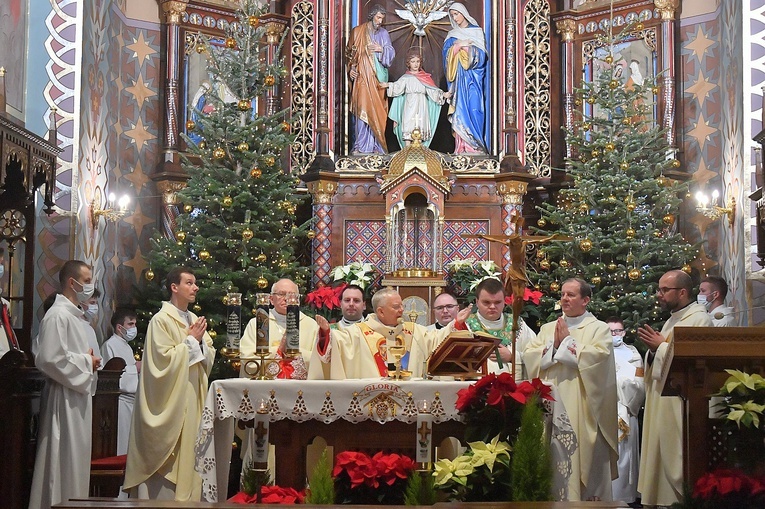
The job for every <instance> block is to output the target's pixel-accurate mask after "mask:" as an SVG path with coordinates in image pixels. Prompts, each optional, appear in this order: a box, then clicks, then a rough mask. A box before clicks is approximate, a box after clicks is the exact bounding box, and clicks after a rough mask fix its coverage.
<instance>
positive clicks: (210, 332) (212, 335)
mask: <svg viewBox="0 0 765 509" xmlns="http://www.w3.org/2000/svg"><path fill="white" fill-rule="evenodd" d="M207 333H208V334H209V335H210V339H215V338H217V337H218V333H217V332H215V331H214V330H209V331H207Z"/></svg>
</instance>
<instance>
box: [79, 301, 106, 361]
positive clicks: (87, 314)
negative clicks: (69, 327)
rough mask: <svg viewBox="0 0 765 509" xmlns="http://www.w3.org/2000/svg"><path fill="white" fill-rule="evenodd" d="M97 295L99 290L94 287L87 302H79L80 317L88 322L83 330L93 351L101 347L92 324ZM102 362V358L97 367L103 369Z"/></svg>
mask: <svg viewBox="0 0 765 509" xmlns="http://www.w3.org/2000/svg"><path fill="white" fill-rule="evenodd" d="M99 297H101V291H100V290H99V289H98V288H96V289H94V290H93V295H91V297H90V298H89V299H88V300H87V302H84V303H82V304H80V309H82V319H83V320H85V323H87V324H88V325H87V327H85V332H87V334H88V345H89V346H90V348H92V349H93V351H94V352H98V351H99V350H100V348H101V347H100V346H99V345H98V336H97V335H96V328H95V326H94V325H93V324H94V323H96V319H97V318H98V299H99ZM104 364H106V361H104V360H102V361H101V364H100V365H99V366H98V369H99V370H101V369H103V368H104Z"/></svg>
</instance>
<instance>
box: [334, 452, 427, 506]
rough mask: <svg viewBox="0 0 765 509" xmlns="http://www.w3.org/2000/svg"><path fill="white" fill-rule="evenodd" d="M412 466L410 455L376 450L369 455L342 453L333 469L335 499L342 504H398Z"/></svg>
mask: <svg viewBox="0 0 765 509" xmlns="http://www.w3.org/2000/svg"><path fill="white" fill-rule="evenodd" d="M414 467H415V463H414V461H413V460H412V459H411V458H409V457H407V456H402V455H400V454H396V453H391V454H385V453H382V452H378V453H377V454H375V455H374V456H372V457H371V458H370V457H369V456H368V455H367V454H365V453H363V452H354V451H345V452H341V453H339V454H338V455H337V456H336V457H335V468H334V469H333V470H332V477H334V478H335V492H336V500H337V501H338V503H342V504H348V503H350V504H359V503H361V504H371V503H377V504H394V505H401V504H402V503H403V494H404V486H405V485H406V482H407V479H408V478H409V475H410V474H411V473H412V471H413V470H414Z"/></svg>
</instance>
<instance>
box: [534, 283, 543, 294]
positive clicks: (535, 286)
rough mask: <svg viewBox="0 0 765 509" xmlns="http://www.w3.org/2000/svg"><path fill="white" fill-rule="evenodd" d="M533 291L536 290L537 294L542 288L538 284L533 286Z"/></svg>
mask: <svg viewBox="0 0 765 509" xmlns="http://www.w3.org/2000/svg"><path fill="white" fill-rule="evenodd" d="M534 290H536V291H538V292H541V291H542V287H541V286H539V285H538V284H537V285H534Z"/></svg>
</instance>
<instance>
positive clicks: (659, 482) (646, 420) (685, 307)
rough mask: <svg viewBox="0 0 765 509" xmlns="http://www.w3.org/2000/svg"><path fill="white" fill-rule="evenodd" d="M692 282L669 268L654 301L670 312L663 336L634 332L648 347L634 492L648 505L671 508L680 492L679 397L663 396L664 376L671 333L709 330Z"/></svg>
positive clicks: (647, 328) (643, 329) (644, 330)
mask: <svg viewBox="0 0 765 509" xmlns="http://www.w3.org/2000/svg"><path fill="white" fill-rule="evenodd" d="M692 292H693V281H692V280H691V277H690V276H689V275H688V274H686V273H685V272H683V271H682V270H670V271H669V272H667V273H666V274H664V275H663V276H661V279H659V288H658V289H657V290H656V298H657V300H658V301H659V306H661V308H662V309H664V310H666V311H670V312H671V313H672V314H671V316H670V318H669V320H667V321H666V322H665V323H664V327H662V329H661V333H659V332H656V331H655V330H653V329H652V328H651V327H650V326H649V325H644V326H642V327H640V328H639V329H638V337H639V338H640V339H641V340H643V343H645V345H646V346H647V347H648V352H647V353H646V357H645V365H646V370H645V392H646V399H645V415H644V416H643V440H642V442H641V449H640V476H639V479H638V491H639V492H640V493H641V495H642V498H641V501H642V503H643V504H646V505H666V506H670V505H672V504H674V503H675V502H678V501H680V499H681V497H682V490H683V405H682V401H681V400H680V398H679V397H676V396H662V395H661V393H662V390H663V380H664V379H663V377H662V374H665V373H666V372H667V371H668V370H669V366H670V365H671V363H672V355H673V353H672V352H673V346H674V345H673V344H672V341H673V333H674V329H675V327H676V326H680V327H711V326H712V320H711V319H710V318H709V315H708V314H707V310H706V308H705V307H704V306H702V305H701V304H698V303H696V302H693V297H692V295H693V294H692Z"/></svg>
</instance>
